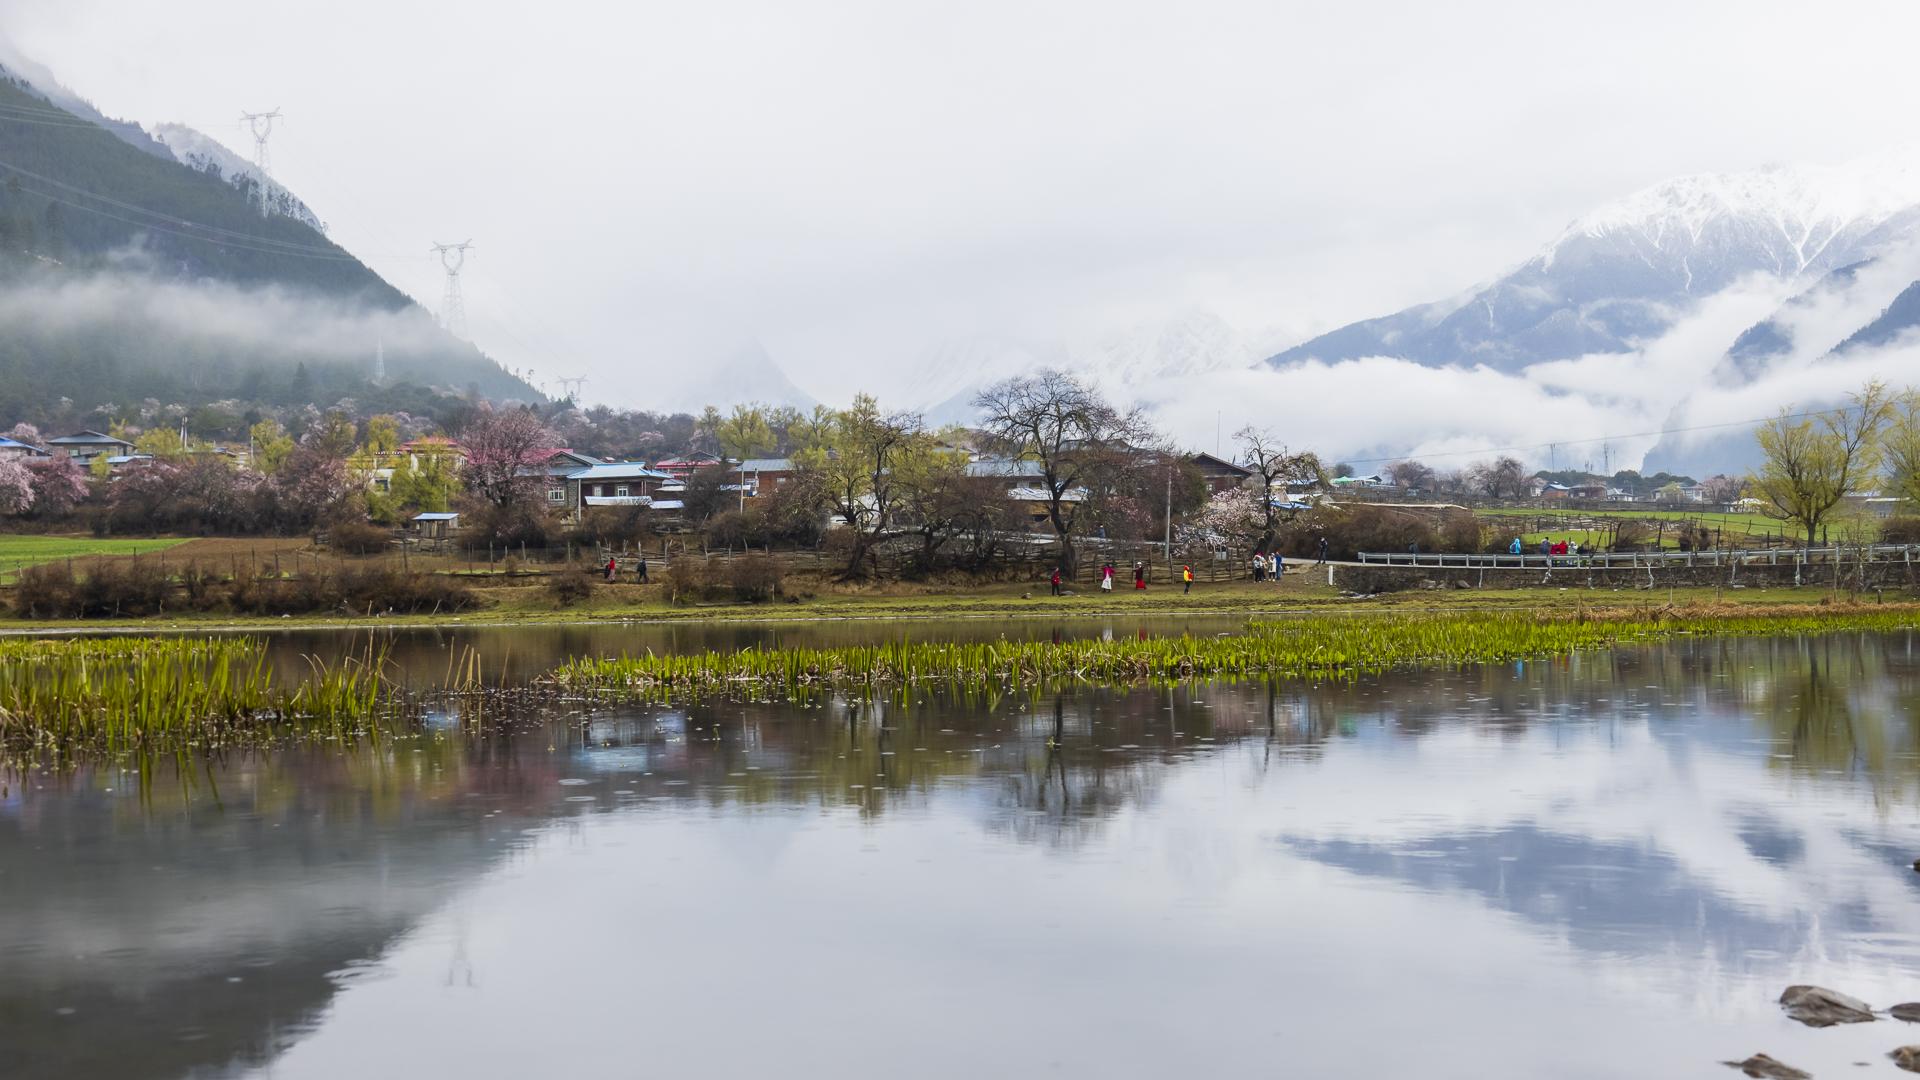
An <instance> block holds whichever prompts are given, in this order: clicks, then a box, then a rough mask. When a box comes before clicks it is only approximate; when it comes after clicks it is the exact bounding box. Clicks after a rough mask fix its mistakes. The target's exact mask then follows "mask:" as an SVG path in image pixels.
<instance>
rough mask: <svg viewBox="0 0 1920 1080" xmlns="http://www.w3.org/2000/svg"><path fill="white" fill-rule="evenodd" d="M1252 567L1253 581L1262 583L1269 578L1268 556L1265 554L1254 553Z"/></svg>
mask: <svg viewBox="0 0 1920 1080" xmlns="http://www.w3.org/2000/svg"><path fill="white" fill-rule="evenodd" d="M1250 565H1251V566H1252V567H1253V580H1255V581H1260V580H1262V579H1264V578H1265V577H1266V576H1267V556H1266V554H1265V553H1264V552H1259V551H1256V552H1254V553H1253V562H1252V563H1251V564H1250Z"/></svg>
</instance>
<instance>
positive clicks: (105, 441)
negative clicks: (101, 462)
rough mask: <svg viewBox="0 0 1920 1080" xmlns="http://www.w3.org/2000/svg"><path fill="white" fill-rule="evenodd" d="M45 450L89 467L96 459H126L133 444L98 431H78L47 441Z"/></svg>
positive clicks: (131, 451)
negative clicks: (63, 455) (65, 456)
mask: <svg viewBox="0 0 1920 1080" xmlns="http://www.w3.org/2000/svg"><path fill="white" fill-rule="evenodd" d="M47 449H49V450H51V451H53V452H54V453H56V454H65V455H67V456H68V457H70V458H72V459H73V460H75V461H77V462H79V463H80V464H82V465H90V464H92V463H93V459H94V458H97V457H109V458H111V457H126V456H127V455H129V454H132V453H133V444H132V443H130V442H128V441H127V440H125V439H119V438H115V437H114V436H112V435H105V434H102V433H100V432H98V431H79V432H75V433H74V434H72V435H62V436H60V437H59V438H57V439H48V440H47Z"/></svg>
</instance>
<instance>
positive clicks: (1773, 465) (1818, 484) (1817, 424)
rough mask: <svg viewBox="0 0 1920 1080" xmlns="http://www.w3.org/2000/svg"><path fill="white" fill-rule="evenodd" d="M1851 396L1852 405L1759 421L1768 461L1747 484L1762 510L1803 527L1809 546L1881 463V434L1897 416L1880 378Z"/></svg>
mask: <svg viewBox="0 0 1920 1080" xmlns="http://www.w3.org/2000/svg"><path fill="white" fill-rule="evenodd" d="M1848 396H1849V397H1850V398H1851V399H1852V402H1853V404H1852V405H1851V406H1847V407H1843V408H1838V409H1833V410H1830V411H1827V412H1822V413H1817V414H1814V415H1812V416H1805V417H1801V418H1800V419H1799V420H1797V421H1796V420H1795V419H1794V417H1793V416H1792V415H1791V414H1790V413H1788V412H1787V410H1785V409H1782V410H1781V412H1780V415H1779V416H1776V417H1774V418H1773V419H1772V420H1769V421H1767V422H1766V423H1764V424H1762V425H1760V430H1759V433H1758V439H1759V441H1760V452H1761V453H1762V454H1763V455H1764V457H1765V461H1764V463H1763V464H1762V465H1761V468H1760V471H1759V472H1758V473H1756V474H1755V475H1754V476H1752V477H1751V478H1749V479H1748V481H1747V487H1748V489H1749V490H1751V491H1752V492H1753V496H1754V498H1756V499H1759V500H1760V512H1761V513H1763V514H1765V515H1767V516H1768V517H1771V518H1775V519H1777V520H1780V521H1784V522H1787V523H1789V524H1791V525H1794V526H1796V527H1798V528H1800V529H1804V530H1805V531H1806V538H1807V546H1808V547H1812V546H1813V544H1814V541H1815V540H1816V539H1817V538H1818V537H1819V535H1820V527H1821V526H1822V525H1824V524H1826V523H1827V522H1828V521H1829V520H1830V519H1831V518H1832V516H1833V512H1834V510H1835V508H1837V507H1839V506H1840V505H1841V503H1842V502H1843V501H1845V499H1846V498H1847V496H1849V495H1857V494H1860V493H1861V492H1862V491H1863V490H1865V487H1866V485H1867V484H1869V483H1871V482H1872V481H1873V478H1874V476H1875V475H1876V474H1877V473H1878V472H1879V469H1880V461H1881V456H1882V455H1881V447H1880V436H1881V433H1882V429H1884V428H1885V427H1886V426H1887V423H1888V421H1889V420H1890V419H1891V418H1892V416H1893V400H1892V398H1891V397H1890V396H1889V395H1888V393H1887V389H1886V387H1885V386H1883V385H1882V384H1880V383H1878V382H1870V383H1868V384H1867V385H1866V386H1865V387H1863V388H1862V389H1861V390H1860V391H1859V392H1858V393H1855V394H1851V395H1848Z"/></svg>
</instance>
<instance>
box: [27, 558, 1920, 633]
mask: <svg viewBox="0 0 1920 1080" xmlns="http://www.w3.org/2000/svg"><path fill="white" fill-rule="evenodd" d="M1536 573H1537V572H1536ZM481 595H482V596H483V597H484V600H485V603H484V605H483V606H482V607H480V608H478V609H475V610H469V611H463V612H447V611H441V612H438V613H432V614H413V615H384V614H375V615H372V616H367V615H353V614H349V613H347V612H345V611H339V612H318V613H309V614H302V615H292V616H284V615H244V614H235V613H232V612H221V611H212V612H169V613H167V614H165V615H153V616H147V617H142V618H105V619H21V618H18V617H12V618H6V617H0V632H5V631H12V632H18V633H27V634H32V633H48V632H55V631H62V630H86V631H94V632H98V631H110V630H120V631H141V632H151V631H207V630H255V629H260V630H264V629H270V628H271V629H285V628H289V627H309V628H322V627H367V626H387V627H396V626H449V625H463V626H474V625H487V624H502V625H507V624H511V625H526V624H530V623H544V624H562V623H605V622H649V623H675V622H708V623H720V622H816V621H834V620H847V619H867V620H906V619H914V620H922V619H924V620H937V619H1003V618H1004V619H1055V618H1079V617H1087V616H1102V617H1104V616H1122V617H1133V616H1142V617H1151V616H1182V615H1244V616H1249V617H1251V616H1260V615H1280V614H1292V613H1299V612H1318V611H1328V612H1331V611H1340V612H1380V611H1423V612H1424V611H1432V612H1448V611H1461V610H1503V609H1523V610H1528V611H1534V610H1548V611H1571V610H1577V609H1580V608H1587V607H1594V606H1598V605H1605V606H1617V607H1630V606H1641V607H1649V608H1651V607H1670V606H1674V605H1689V604H1702V603H1708V604H1722V605H1732V606H1750V605H1763V606H1764V605H1804V606H1807V607H1809V608H1817V607H1820V606H1822V605H1824V604H1829V603H1831V602H1833V600H1834V598H1835V595H1836V594H1835V593H1834V592H1833V591H1832V590H1831V589H1830V588H1826V587H1821V586H1813V585H1809V586H1805V587H1802V588H1797V589H1796V588H1791V587H1774V588H1751V589H1722V588H1714V587H1711V586H1705V587H1686V586H1681V587H1676V588H1666V587H1660V588H1656V589H1652V590H1643V589H1626V588H1623V589H1588V588H1584V587H1580V586H1569V587H1566V588H1541V587H1538V586H1529V587H1515V588H1497V587H1493V586H1491V585H1490V586H1489V587H1487V588H1480V589H1463V590H1437V589H1414V590H1408V591H1405V592H1397V593H1387V594H1382V595H1378V596H1370V597H1364V598H1355V597H1349V596H1346V595H1344V594H1343V593H1341V592H1340V591H1339V590H1338V589H1333V588H1328V587H1327V585H1326V578H1325V576H1324V572H1322V573H1320V574H1318V575H1316V574H1313V573H1311V572H1309V573H1307V574H1302V575H1295V574H1292V573H1289V575H1288V576H1287V580H1286V581H1285V582H1284V583H1283V584H1280V585H1274V584H1270V583H1263V584H1258V585H1256V584H1254V583H1252V582H1223V583H1220V584H1204V585H1195V586H1194V590H1193V592H1192V593H1191V594H1182V593H1181V592H1180V590H1179V589H1177V588H1166V587H1160V588H1154V589H1149V590H1147V591H1145V592H1134V591H1132V590H1131V589H1126V590H1121V591H1119V592H1116V593H1114V594H1113V595H1111V596H1108V595H1103V594H1101V593H1100V592H1099V591H1098V590H1097V589H1089V590H1082V591H1081V592H1079V593H1078V594H1076V595H1071V596H1064V597H1054V596H1049V595H1047V590H1046V587H1045V586H1044V585H1043V586H1040V587H1038V588H1035V587H1034V586H1030V585H1008V584H983V585H974V586H968V587H964V588H963V587H958V586H955V587H943V586H937V585H936V586H921V585H910V584H899V583H895V584H889V585H885V586H878V587H840V586H831V585H825V584H823V585H821V586H820V588H819V589H818V591H816V592H813V593H811V594H810V595H808V596H806V597H804V598H799V599H788V600H779V601H774V602H771V603H744V602H711V603H699V604H688V605H676V604H672V603H669V602H668V601H667V598H666V595H665V592H664V590H663V589H662V587H661V586H658V585H653V586H639V585H624V584H623V585H614V586H596V588H595V591H594V593H593V596H592V598H591V599H589V600H587V601H585V602H583V603H578V604H570V605H565V606H562V605H559V604H556V603H555V601H554V599H553V597H552V594H551V593H550V591H549V590H548V589H547V588H546V587H545V586H544V585H540V584H528V583H521V584H512V585H501V586H498V587H493V588H487V589H484V590H481ZM1840 595H1841V596H1844V595H1845V594H1840ZM1893 596H1894V594H1892V593H1889V594H1888V598H1889V600H1891V599H1892V598H1893Z"/></svg>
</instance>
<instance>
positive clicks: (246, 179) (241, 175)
mask: <svg viewBox="0 0 1920 1080" xmlns="http://www.w3.org/2000/svg"><path fill="white" fill-rule="evenodd" d="M153 137H154V140H155V141H156V142H158V143H159V144H160V145H161V146H164V147H166V149H167V152H168V153H170V154H172V155H173V159H174V160H175V161H178V162H179V163H180V164H182V165H185V166H186V167H188V168H190V169H196V170H198V171H200V172H203V173H206V174H208V175H210V176H213V177H216V178H218V179H221V180H225V181H226V182H227V183H229V184H232V185H233V186H234V187H237V188H242V189H245V190H246V191H248V192H249V193H250V194H251V197H253V198H256V199H257V198H259V185H260V171H259V170H258V169H256V168H254V167H253V162H251V161H248V160H247V159H246V158H243V157H241V156H240V155H239V154H236V153H234V152H233V151H232V150H229V149H227V148H226V147H225V146H223V145H221V143H220V142H218V141H217V140H215V139H213V138H212V137H211V136H208V135H205V134H203V133H201V132H199V131H196V130H195V129H193V128H190V127H188V126H186V125H185V124H157V125H155V126H154V129H153ZM267 201H268V203H269V204H270V205H271V206H272V208H273V212H274V213H276V214H279V215H281V216H283V217H290V218H293V219H294V220H296V221H299V222H301V223H303V224H305V225H307V226H308V227H309V228H311V229H313V230H314V231H315V232H320V233H324V232H326V231H327V226H326V224H325V223H324V222H322V221H321V220H320V218H319V216H318V215H316V214H315V213H314V212H313V211H312V210H311V209H309V208H308V207H307V204H306V203H304V202H301V201H300V198H299V197H298V196H296V195H295V194H294V193H293V192H291V191H288V190H287V189H286V188H284V187H282V186H280V185H279V184H276V183H273V182H272V181H271V180H269V181H267Z"/></svg>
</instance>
